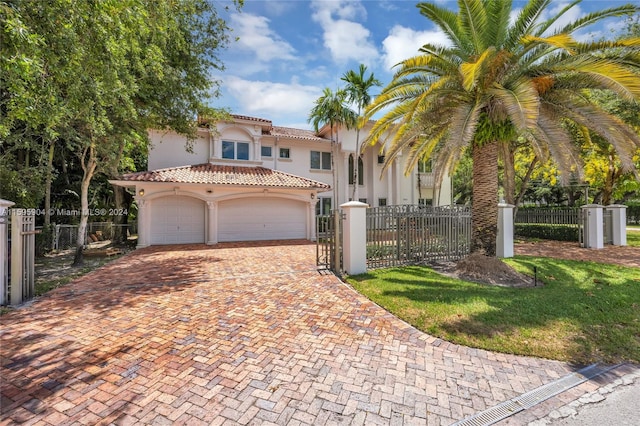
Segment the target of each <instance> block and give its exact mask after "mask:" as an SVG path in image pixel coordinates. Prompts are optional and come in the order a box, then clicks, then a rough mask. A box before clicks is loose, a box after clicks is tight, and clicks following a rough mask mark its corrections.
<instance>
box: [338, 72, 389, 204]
mask: <svg viewBox="0 0 640 426" xmlns="http://www.w3.org/2000/svg"><path fill="white" fill-rule="evenodd" d="M366 72H367V67H366V65H364V64H360V68H359V70H358V72H357V73H356V72H355V71H353V70H349V71H347V72H346V73H345V74H344V75H343V76H342V78H341V80H342V81H345V82H346V83H347V86H346V88H345V91H346V92H347V100H348V101H349V102H352V103H354V104H355V105H356V107H357V108H358V110H357V112H356V113H357V115H358V121H359V122H358V125H357V126H356V157H355V158H354V162H353V163H354V166H353V192H352V195H351V198H352V199H354V200H358V164H359V161H358V160H359V159H360V158H361V157H362V153H361V152H360V129H361V128H362V127H363V126H364V125H365V124H366V123H367V121H366V120H363V119H362V118H363V117H362V111H363V110H364V108H365V107H367V105H369V104H370V103H371V95H370V94H369V91H370V90H371V88H372V87H374V86H382V82H380V80H378V79H377V78H375V77H374V76H373V73H371V74H369V77H365V76H364V74H365V73H366Z"/></svg>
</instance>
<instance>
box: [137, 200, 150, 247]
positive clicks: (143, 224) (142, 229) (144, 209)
mask: <svg viewBox="0 0 640 426" xmlns="http://www.w3.org/2000/svg"><path fill="white" fill-rule="evenodd" d="M136 192H137V188H136ZM134 199H135V200H136V203H137V204H138V245H137V246H136V248H143V247H147V246H148V245H149V244H150V242H151V219H150V217H149V208H148V207H149V206H148V204H149V202H148V201H147V200H145V199H144V198H142V197H140V196H138V197H134Z"/></svg>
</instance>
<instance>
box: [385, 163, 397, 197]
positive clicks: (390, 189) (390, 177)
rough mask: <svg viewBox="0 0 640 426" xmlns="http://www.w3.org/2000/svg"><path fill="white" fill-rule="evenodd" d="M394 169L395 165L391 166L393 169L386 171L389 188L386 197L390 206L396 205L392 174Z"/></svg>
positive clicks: (388, 168)
mask: <svg viewBox="0 0 640 426" xmlns="http://www.w3.org/2000/svg"><path fill="white" fill-rule="evenodd" d="M392 169H393V165H391V167H387V170H386V172H385V173H386V175H387V188H386V191H387V192H386V194H385V197H386V198H387V205H388V206H393V205H394V204H395V200H394V199H393V197H395V195H394V192H393V183H392V181H393V178H392V174H391V170H392Z"/></svg>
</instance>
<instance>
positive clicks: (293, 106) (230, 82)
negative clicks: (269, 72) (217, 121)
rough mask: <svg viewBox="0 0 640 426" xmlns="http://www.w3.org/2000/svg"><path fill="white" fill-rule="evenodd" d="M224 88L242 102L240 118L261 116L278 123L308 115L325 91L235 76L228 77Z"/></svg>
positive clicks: (316, 87) (295, 80)
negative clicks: (279, 119)
mask: <svg viewBox="0 0 640 426" xmlns="http://www.w3.org/2000/svg"><path fill="white" fill-rule="evenodd" d="M224 87H225V88H226V89H227V90H228V91H229V93H230V94H231V95H232V96H233V97H234V98H235V99H236V100H237V101H238V102H239V104H240V107H241V108H242V110H240V111H234V112H236V113H241V114H262V115H264V116H265V117H266V118H269V119H275V118H277V117H279V116H282V115H285V114H294V115H299V114H300V113H301V112H302V113H303V114H304V115H306V114H307V112H308V111H310V110H311V107H312V106H313V103H314V102H315V100H316V99H317V98H318V97H319V96H320V95H321V94H322V88H320V87H318V86H310V85H304V84H300V83H298V81H297V79H296V78H294V79H293V80H292V82H291V83H275V82H271V81H256V80H245V79H242V78H240V77H236V76H225V77H224Z"/></svg>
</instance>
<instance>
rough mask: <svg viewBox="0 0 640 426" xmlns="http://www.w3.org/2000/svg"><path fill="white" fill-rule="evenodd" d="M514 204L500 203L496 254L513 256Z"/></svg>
mask: <svg viewBox="0 0 640 426" xmlns="http://www.w3.org/2000/svg"><path fill="white" fill-rule="evenodd" d="M514 207H515V206H514V205H512V204H505V203H500V204H498V241H496V255H497V256H498V257H513V208H514Z"/></svg>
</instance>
